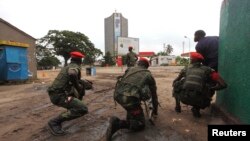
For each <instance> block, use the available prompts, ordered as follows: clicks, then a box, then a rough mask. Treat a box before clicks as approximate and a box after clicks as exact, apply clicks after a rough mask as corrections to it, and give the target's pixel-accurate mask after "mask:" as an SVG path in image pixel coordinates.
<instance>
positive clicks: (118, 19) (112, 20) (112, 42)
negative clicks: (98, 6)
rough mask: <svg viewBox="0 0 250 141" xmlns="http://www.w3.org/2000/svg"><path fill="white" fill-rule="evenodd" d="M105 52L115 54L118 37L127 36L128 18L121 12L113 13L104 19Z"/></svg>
mask: <svg viewBox="0 0 250 141" xmlns="http://www.w3.org/2000/svg"><path fill="white" fill-rule="evenodd" d="M104 33H105V54H106V53H107V52H110V53H111V55H112V56H116V55H117V44H118V43H117V41H118V37H128V20H127V19H126V18H124V17H123V16H122V14H121V13H116V12H115V13H113V14H112V15H111V16H110V17H107V18H105V20H104Z"/></svg>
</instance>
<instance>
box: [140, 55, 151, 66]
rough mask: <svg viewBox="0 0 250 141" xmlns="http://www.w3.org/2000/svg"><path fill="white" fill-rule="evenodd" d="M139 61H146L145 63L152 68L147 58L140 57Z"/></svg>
mask: <svg viewBox="0 0 250 141" xmlns="http://www.w3.org/2000/svg"><path fill="white" fill-rule="evenodd" d="M139 61H144V62H146V63H148V65H149V66H150V63H149V61H148V59H146V58H143V57H140V59H139Z"/></svg>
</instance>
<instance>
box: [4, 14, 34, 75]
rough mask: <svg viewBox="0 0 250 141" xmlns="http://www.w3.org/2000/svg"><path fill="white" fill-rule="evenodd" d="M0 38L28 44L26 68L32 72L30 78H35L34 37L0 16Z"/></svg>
mask: <svg viewBox="0 0 250 141" xmlns="http://www.w3.org/2000/svg"><path fill="white" fill-rule="evenodd" d="M0 40H1V41H10V42H19V43H23V44H28V46H29V47H27V60H28V69H29V72H30V73H31V74H32V78H33V79H36V78H37V67H36V57H35V49H36V48H35V41H36V39H35V38H34V37H32V36H30V35H28V34H27V33H25V32H23V31H22V30H20V29H18V28H17V27H15V26H13V25H11V24H10V23H8V22H7V21H5V20H3V19H1V18H0Z"/></svg>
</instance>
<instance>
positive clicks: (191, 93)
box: [173, 52, 227, 117]
mask: <svg viewBox="0 0 250 141" xmlns="http://www.w3.org/2000/svg"><path fill="white" fill-rule="evenodd" d="M190 59H191V64H190V65H188V66H187V67H185V68H184V69H182V70H181V72H180V74H179V76H178V77H177V78H176V79H175V80H174V82H173V96H174V97H175V100H176V107H175V111H176V112H179V113H180V112H181V106H180V102H182V103H184V104H187V105H191V106H193V107H192V109H191V110H192V113H193V116H194V117H200V116H201V114H200V109H204V108H206V107H208V106H210V103H211V100H212V96H213V95H214V93H215V90H221V89H224V88H226V87H227V84H226V83H225V82H224V80H223V79H222V78H221V77H220V76H219V74H218V73H217V72H215V71H214V70H213V69H211V68H210V67H207V66H204V65H202V64H201V62H202V61H203V59H204V58H203V56H202V55H201V54H199V53H197V52H192V53H191V54H190Z"/></svg>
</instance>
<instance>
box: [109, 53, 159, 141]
mask: <svg viewBox="0 0 250 141" xmlns="http://www.w3.org/2000/svg"><path fill="white" fill-rule="evenodd" d="M148 67H149V61H148V60H147V59H146V58H140V60H139V61H138V66H136V67H131V68H128V69H127V70H126V71H125V74H124V75H123V76H121V77H119V78H118V81H117V84H116V87H115V92H114V100H115V101H116V102H118V103H119V104H120V105H121V106H122V107H123V108H124V109H125V110H126V111H127V117H126V120H122V119H119V118H118V117H115V116H113V117H111V118H110V121H109V122H110V123H109V127H108V129H107V134H106V137H107V140H108V141H109V140H111V138H112V135H113V134H114V133H115V132H116V131H118V130H119V129H129V130H131V131H140V130H143V129H144V128H145V117H144V112H143V109H142V107H141V102H142V101H145V100H148V99H150V98H152V102H153V114H154V115H157V108H158V97H157V94H156V82H155V79H154V77H153V76H152V74H151V72H150V71H149V70H148Z"/></svg>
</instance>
